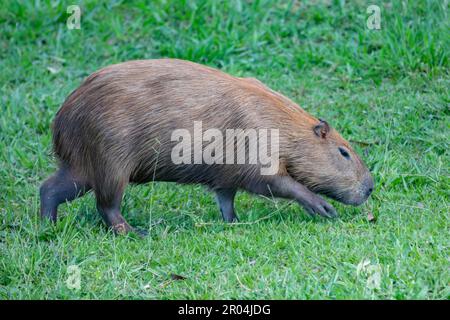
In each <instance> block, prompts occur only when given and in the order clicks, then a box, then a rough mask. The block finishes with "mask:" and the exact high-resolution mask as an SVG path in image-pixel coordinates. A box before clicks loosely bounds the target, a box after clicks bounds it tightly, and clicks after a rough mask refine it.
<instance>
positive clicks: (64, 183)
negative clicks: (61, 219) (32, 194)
mask: <svg viewBox="0 0 450 320" xmlns="http://www.w3.org/2000/svg"><path fill="white" fill-rule="evenodd" d="M90 189H91V187H90V186H89V185H88V184H87V183H86V181H85V180H84V179H81V178H80V177H78V176H77V175H76V174H75V173H74V171H73V170H71V169H70V168H69V167H68V166H66V165H63V166H61V168H60V169H59V170H58V171H57V172H56V173H55V174H54V175H52V176H51V177H50V178H48V179H47V180H46V181H45V182H44V183H43V184H42V185H41V187H40V190H39V191H40V198H41V218H47V219H49V220H51V221H53V222H56V218H57V209H58V206H59V205H60V204H61V203H63V202H66V201H72V200H74V199H76V198H78V197H81V196H82V195H84V194H85V193H86V192H87V191H89V190H90Z"/></svg>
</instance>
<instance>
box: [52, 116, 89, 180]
mask: <svg viewBox="0 0 450 320" xmlns="http://www.w3.org/2000/svg"><path fill="white" fill-rule="evenodd" d="M64 111H65V112H64ZM76 123H80V121H74V119H72V117H71V113H70V112H67V110H64V109H63V108H61V110H60V111H59V112H58V113H57V114H56V117H55V120H54V121H53V126H52V132H53V152H54V153H55V156H56V157H57V158H58V160H59V161H60V163H62V164H65V165H68V166H69V167H70V168H72V169H74V170H76V171H77V172H79V174H80V175H82V176H84V177H88V176H89V173H88V172H86V169H88V168H89V166H86V164H87V163H88V162H89V159H87V156H88V155H89V154H88V152H87V151H88V150H85V148H83V144H84V143H85V140H86V139H85V137H84V133H83V129H82V128H81V127H80V126H77V125H76Z"/></svg>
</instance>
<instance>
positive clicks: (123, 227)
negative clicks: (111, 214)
mask: <svg viewBox="0 0 450 320" xmlns="http://www.w3.org/2000/svg"><path fill="white" fill-rule="evenodd" d="M111 229H112V230H113V231H114V233H115V234H117V235H125V234H127V233H128V232H130V231H133V228H132V227H131V226H130V225H129V224H128V223H126V222H121V223H117V224H115V225H113V226H111Z"/></svg>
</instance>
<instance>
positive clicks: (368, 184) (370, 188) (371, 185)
mask: <svg viewBox="0 0 450 320" xmlns="http://www.w3.org/2000/svg"><path fill="white" fill-rule="evenodd" d="M364 187H365V189H366V192H365V193H366V197H369V196H370V195H371V194H372V192H373V188H374V183H373V179H372V177H370V176H369V177H367V178H366V180H365V181H364Z"/></svg>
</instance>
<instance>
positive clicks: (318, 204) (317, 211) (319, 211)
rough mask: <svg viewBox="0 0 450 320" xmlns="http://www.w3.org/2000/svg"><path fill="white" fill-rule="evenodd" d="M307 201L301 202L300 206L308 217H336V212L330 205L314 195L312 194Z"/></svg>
mask: <svg viewBox="0 0 450 320" xmlns="http://www.w3.org/2000/svg"><path fill="white" fill-rule="evenodd" d="M308 198H309V199H308V200H307V201H304V202H302V203H301V204H302V206H303V207H304V208H305V209H306V211H307V212H308V213H309V214H310V215H320V216H322V217H326V218H335V217H337V213H336V210H335V209H334V208H333V206H332V205H331V204H329V203H328V202H326V201H325V200H323V199H322V198H321V197H319V196H318V195H316V194H312V195H311V196H310V197H308Z"/></svg>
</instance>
